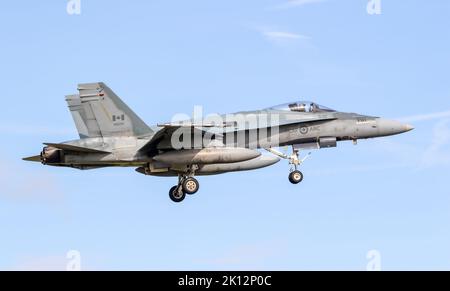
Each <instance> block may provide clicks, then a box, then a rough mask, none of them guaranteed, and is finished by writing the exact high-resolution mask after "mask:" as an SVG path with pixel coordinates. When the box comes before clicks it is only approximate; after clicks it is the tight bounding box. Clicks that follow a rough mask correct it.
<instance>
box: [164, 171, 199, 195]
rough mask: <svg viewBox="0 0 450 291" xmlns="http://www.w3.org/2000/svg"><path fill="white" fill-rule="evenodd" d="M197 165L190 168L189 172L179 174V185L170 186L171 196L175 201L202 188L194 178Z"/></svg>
mask: <svg viewBox="0 0 450 291" xmlns="http://www.w3.org/2000/svg"><path fill="white" fill-rule="evenodd" d="M196 169H197V167H196V166H192V167H190V168H189V170H188V172H187V173H186V174H183V175H181V174H180V175H179V176H178V185H177V186H173V187H172V188H170V191H169V197H170V199H171V200H172V201H173V202H176V203H179V202H182V201H183V200H184V199H185V198H186V194H187V195H194V194H195V193H197V192H198V190H199V189H200V183H199V182H198V181H197V179H195V178H194V174H195V170H196Z"/></svg>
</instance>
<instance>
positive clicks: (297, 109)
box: [289, 103, 306, 112]
mask: <svg viewBox="0 0 450 291" xmlns="http://www.w3.org/2000/svg"><path fill="white" fill-rule="evenodd" d="M289 109H290V110H291V111H295V112H306V104H299V103H293V104H290V105H289Z"/></svg>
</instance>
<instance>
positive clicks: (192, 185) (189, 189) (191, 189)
mask: <svg viewBox="0 0 450 291" xmlns="http://www.w3.org/2000/svg"><path fill="white" fill-rule="evenodd" d="M182 186H183V191H184V192H185V193H186V194H189V195H193V194H195V193H197V192H198V189H199V188H200V184H199V183H198V181H197V180H196V179H194V178H187V179H186V180H184V181H183V185H182Z"/></svg>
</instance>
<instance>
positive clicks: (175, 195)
mask: <svg viewBox="0 0 450 291" xmlns="http://www.w3.org/2000/svg"><path fill="white" fill-rule="evenodd" d="M177 189H178V186H173V187H172V188H170V191H169V197H170V200H172V201H173V202H176V203H180V202H182V201H183V200H184V199H185V198H186V193H184V191H183V192H182V194H181V196H180V194H179V193H177V191H178V190H177Z"/></svg>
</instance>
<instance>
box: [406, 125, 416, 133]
mask: <svg viewBox="0 0 450 291" xmlns="http://www.w3.org/2000/svg"><path fill="white" fill-rule="evenodd" d="M413 129H414V126H412V125H411V124H405V132H408V131H411V130H413Z"/></svg>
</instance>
